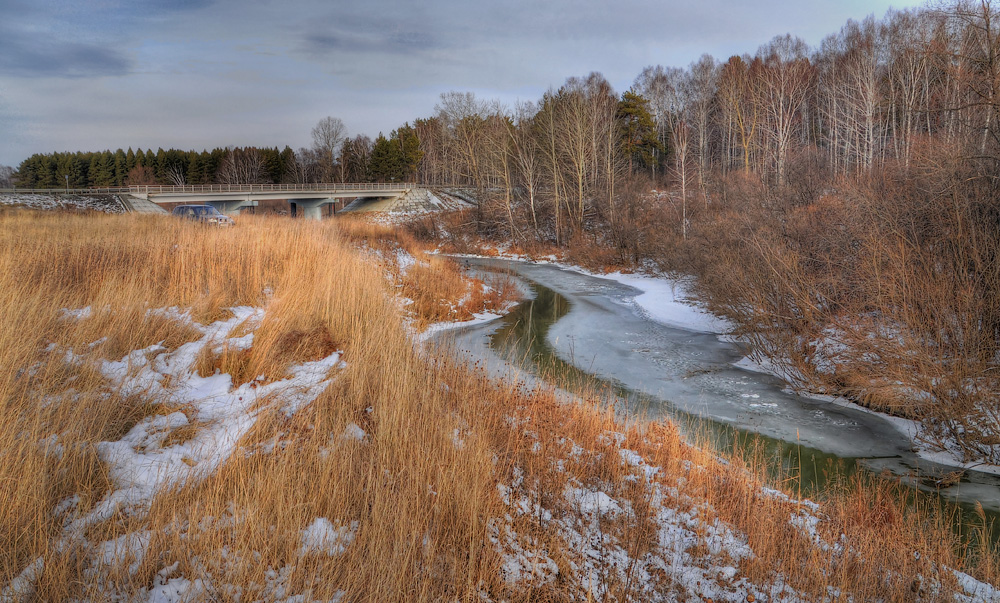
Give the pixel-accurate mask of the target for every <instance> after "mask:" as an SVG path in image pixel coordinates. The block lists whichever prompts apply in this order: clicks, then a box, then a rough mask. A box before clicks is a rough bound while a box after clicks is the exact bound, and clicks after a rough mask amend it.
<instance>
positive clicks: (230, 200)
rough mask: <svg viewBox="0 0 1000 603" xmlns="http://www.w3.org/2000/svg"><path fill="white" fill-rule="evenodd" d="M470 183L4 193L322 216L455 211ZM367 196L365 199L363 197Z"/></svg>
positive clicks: (134, 207) (156, 208) (149, 209)
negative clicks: (333, 209) (327, 211)
mask: <svg viewBox="0 0 1000 603" xmlns="http://www.w3.org/2000/svg"><path fill="white" fill-rule="evenodd" d="M467 189H468V187H462V186H449V187H442V186H440V185H439V186H435V188H434V194H431V190H430V188H428V187H426V186H422V185H419V184H415V183H412V182H399V183H396V182H392V183H372V182H361V183H325V184H204V185H187V186H160V185H149V186H146V185H143V186H126V187H111V188H84V189H73V188H52V189H16V190H15V189H0V193H15V194H48V195H115V196H117V197H118V198H119V199H121V200H122V201H123V202H124V204H125V205H126V206H127V207H126V209H131V211H136V212H144V213H156V212H165V211H167V210H166V209H165V208H164V207H163V206H164V205H166V206H167V207H169V206H172V205H176V204H180V203H184V204H198V205H212V206H214V207H216V208H217V209H218V210H219V211H221V212H222V213H225V214H229V215H234V214H238V213H239V212H240V210H241V209H243V208H244V207H257V206H258V204H259V202H261V201H268V200H283V201H287V202H289V203H290V204H292V210H293V212H294V213H295V214H298V215H300V216H302V217H304V218H313V219H320V218H321V217H322V214H323V211H322V210H323V207H324V206H326V205H332V204H334V203H338V202H345V205H346V203H347V202H348V201H353V200H355V199H357V201H356V202H355V203H353V204H352V207H350V208H348V210H349V211H420V210H427V209H429V210H435V209H437V210H441V209H444V210H449V209H450V210H454V209H462V208H464V207H472V206H473V205H474V204H475V201H474V200H471V198H470V197H469V191H468V190H467ZM362 201H364V203H363V202H362Z"/></svg>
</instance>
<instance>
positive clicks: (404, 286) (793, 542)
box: [0, 212, 1000, 602]
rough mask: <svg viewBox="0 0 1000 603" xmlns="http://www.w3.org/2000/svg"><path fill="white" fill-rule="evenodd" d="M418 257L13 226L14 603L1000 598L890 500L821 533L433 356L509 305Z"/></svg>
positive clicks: (491, 290)
mask: <svg viewBox="0 0 1000 603" xmlns="http://www.w3.org/2000/svg"><path fill="white" fill-rule="evenodd" d="M401 238H402V239H405V237H404V236H403V235H400V234H399V233H398V232H396V231H395V230H394V229H391V228H381V229H380V228H379V227H375V226H371V225H353V226H352V225H350V224H348V223H346V221H345V222H341V221H328V222H322V223H304V222H296V221H291V220H280V219H267V218H262V217H253V216H243V217H240V218H239V225H238V228H235V229H221V230H216V229H207V230H206V229H204V228H199V227H198V225H195V224H190V223H187V222H184V221H175V220H170V219H169V218H167V217H164V218H159V217H155V216H137V215H128V216H96V215H88V216H82V215H59V216H55V215H41V214H38V213H32V212H5V213H0V367H2V368H0V415H2V416H3V417H4V419H5V420H4V421H3V422H2V423H0V450H2V451H3V453H4V454H3V456H2V457H0V588H2V589H3V591H2V597H3V598H4V599H5V600H11V601H14V600H33V599H34V600H70V599H76V600H138V601H182V600H194V599H203V598H218V599H234V600H235V599H239V600H275V601H316V600H322V601H329V600H335V601H360V600H420V601H437V600H444V599H447V600H462V601H487V600H488V601H498V602H499V601H529V600H561V601H587V600H593V599H594V598H604V599H607V600H634V599H637V598H642V599H645V600H649V601H675V600H699V599H700V600H703V601H704V600H706V599H709V598H710V599H713V600H716V601H747V600H750V598H751V597H752V598H753V599H755V600H762V601H763V600H816V601H820V600H827V599H830V598H835V597H839V596H844V597H850V598H853V599H854V600H873V599H882V600H909V599H912V595H913V593H917V594H918V595H919V596H922V597H923V598H924V599H926V600H936V599H949V600H959V601H989V600H992V599H995V598H996V597H997V593H996V591H995V590H994V589H993V587H992V586H990V585H989V584H996V583H997V582H998V579H1000V573H998V571H997V568H996V566H995V564H993V562H992V559H993V557H992V551H991V550H990V549H989V548H988V546H986V547H980V545H978V544H975V543H972V545H971V546H972V548H971V549H970V548H969V546H970V544H969V543H963V542H961V541H960V540H959V539H957V538H956V537H955V536H953V535H952V534H951V533H950V532H949V531H948V529H947V527H946V524H947V518H945V517H943V516H942V515H941V513H940V511H939V510H936V509H933V508H923V509H913V508H911V507H907V506H905V505H904V504H902V503H901V502H900V500H899V499H898V498H897V497H895V496H894V495H892V494H891V493H890V491H889V490H888V486H886V485H884V484H878V483H875V484H869V485H866V486H865V487H863V488H855V489H854V490H852V491H851V493H850V494H848V489H847V488H845V490H844V495H843V497H842V499H841V500H840V502H839V503H838V502H836V501H832V502H830V503H828V504H824V505H823V506H817V505H815V504H813V503H809V502H807V501H801V500H797V499H796V498H794V497H791V496H789V495H788V494H786V493H781V492H780V491H779V490H776V489H774V488H772V487H771V486H769V485H767V484H766V483H765V478H764V477H762V476H763V475H764V472H763V471H761V470H760V465H759V459H757V458H755V457H753V456H747V457H744V458H740V457H732V458H728V459H727V460H726V461H725V462H723V461H720V460H719V459H718V458H716V457H715V456H714V455H712V454H708V453H706V452H704V451H702V450H700V449H698V448H696V447H693V446H691V445H690V444H689V443H687V442H685V441H683V439H682V438H680V436H679V434H678V433H677V430H676V429H675V428H674V427H673V426H671V425H670V424H660V423H650V424H647V425H639V424H632V423H627V422H622V421H621V420H620V419H619V418H618V417H616V416H615V415H614V414H612V413H609V412H607V411H606V410H605V409H604V407H603V406H602V404H601V403H602V401H603V400H602V399H601V397H600V395H595V396H594V397H593V398H592V399H591V402H590V403H587V404H572V405H568V404H564V403H561V402H560V401H559V400H558V399H557V398H556V396H555V395H554V394H553V392H552V391H551V389H547V388H540V389H537V390H534V391H524V390H522V389H521V388H517V387H513V386H511V385H510V384H504V383H497V382H496V381H493V380H490V379H487V378H485V377H484V375H483V374H482V373H481V372H479V371H477V370H475V369H473V370H469V368H467V367H466V366H464V365H460V364H458V363H456V362H452V361H451V360H450V358H448V357H445V356H441V357H435V356H429V355H427V354H426V353H425V352H422V351H419V350H418V348H417V346H416V345H415V343H414V333H419V332H423V331H425V330H427V328H428V326H429V325H432V324H435V323H440V322H453V321H456V320H460V319H467V318H471V317H473V316H475V315H476V314H479V313H481V312H484V311H493V312H495V313H502V312H504V311H505V305H506V304H507V302H508V301H509V297H508V295H507V293H505V291H507V285H505V281H504V279H503V278H500V279H498V280H496V281H491V282H485V281H483V280H481V279H480V280H478V282H477V280H476V279H468V278H465V277H463V275H462V274H461V271H460V270H459V269H458V267H457V266H455V265H454V264H453V263H451V262H448V261H446V260H444V259H442V258H434V257H429V256H426V255H425V254H423V253H422V251H421V250H420V249H419V246H414V247H408V243H406V242H405V240H404V242H402V243H401V242H400V239H401ZM39 246H41V248H39ZM25 324H30V325H32V328H31V329H25V328H24V325H25ZM2 459H8V460H7V461H6V462H4V461H3V460H2ZM12 459H16V460H17V462H11V461H12ZM774 485H778V486H780V484H774ZM976 547H980V548H976ZM977 550H978V551H980V554H979V555H978V556H977V554H976V553H975V552H974V551H977ZM969 551H973V553H971V554H967V553H968V552H969ZM972 576H974V577H975V579H973V578H972Z"/></svg>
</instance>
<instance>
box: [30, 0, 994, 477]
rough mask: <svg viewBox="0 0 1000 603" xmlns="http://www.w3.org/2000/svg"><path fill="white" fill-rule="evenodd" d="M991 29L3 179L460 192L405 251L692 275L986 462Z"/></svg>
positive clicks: (654, 72) (67, 159)
mask: <svg viewBox="0 0 1000 603" xmlns="http://www.w3.org/2000/svg"><path fill="white" fill-rule="evenodd" d="M998 20H1000V11H998V10H996V8H995V7H993V6H992V4H991V2H990V1H989V0H979V1H977V2H969V1H966V0H959V1H956V2H951V3H949V4H940V5H934V6H933V7H931V6H928V7H926V8H920V9H913V10H903V11H890V12H889V13H887V14H886V15H885V16H884V17H882V18H876V17H874V16H872V17H869V18H867V19H865V20H863V21H860V22H857V21H849V22H848V23H846V24H845V25H844V26H843V27H842V28H841V29H840V31H839V32H837V33H834V34H832V35H830V36H828V37H827V38H826V39H824V40H823V41H822V42H821V43H820V44H819V46H818V47H816V48H811V47H810V46H808V45H807V44H806V43H805V42H803V41H802V40H801V39H799V38H796V37H794V36H793V35H785V36H780V37H777V38H775V39H773V40H772V41H770V42H768V43H767V44H764V45H763V46H761V47H760V48H759V49H758V50H757V51H756V52H755V53H753V54H744V55H742V56H732V57H729V58H728V59H726V60H724V61H721V60H717V59H716V58H714V57H712V56H708V55H705V56H703V57H701V58H700V59H699V60H697V61H695V62H694V63H692V64H691V65H689V66H687V67H684V68H678V67H664V66H660V65H651V66H649V67H646V68H645V69H643V70H642V71H641V73H640V74H639V75H638V77H636V78H635V81H634V83H633V84H632V86H631V87H630V89H629V90H627V91H624V92H622V93H619V92H617V91H615V90H614V88H613V87H612V85H611V84H610V83H609V82H608V81H607V80H606V79H605V78H604V77H603V76H602V75H601V74H599V73H591V74H589V75H587V76H584V77H572V78H569V79H567V80H566V81H565V83H564V84H563V85H562V86H560V87H558V88H552V89H550V90H548V91H547V92H546V93H545V94H544V95H542V97H541V98H540V99H538V101H537V102H525V103H520V104H517V105H515V106H507V105H504V104H503V103H501V102H499V101H495V100H490V99H481V98H477V97H476V96H475V95H474V94H472V93H467V92H454V91H453V92H446V93H444V94H442V95H441V98H440V102H439V103H438V105H437V107H436V109H435V113H434V115H431V116H429V117H425V118H420V119H416V120H414V122H413V125H412V126H411V125H410V124H409V123H407V124H404V125H403V126H401V127H399V128H398V129H397V130H395V131H393V132H391V133H390V135H389V136H388V137H385V136H383V135H381V134H380V135H379V136H378V137H377V139H376V140H375V141H374V142H372V141H371V139H370V138H368V137H367V136H364V135H356V136H354V137H351V136H349V135H348V133H347V129H346V127H345V126H344V124H343V122H341V120H339V119H337V118H334V117H327V118H324V119H323V120H321V121H320V122H319V123H318V124H317V126H316V127H315V128H314V129H313V131H312V139H313V143H314V144H313V146H312V147H311V148H302V149H299V150H298V151H293V150H292V149H291V148H290V147H287V146H286V147H285V148H284V150H282V151H278V149H277V148H272V149H257V148H229V149H215V150H213V151H211V152H208V151H204V152H201V153H196V152H193V151H191V152H182V151H175V150H170V151H163V150H162V149H161V150H158V151H157V152H155V153H153V152H152V151H149V150H147V151H145V152H143V151H142V150H139V151H137V152H135V153H133V152H132V151H131V150H129V151H121V150H118V151H116V152H114V153H112V152H110V151H104V152H97V153H54V154H49V155H35V156H33V157H31V158H29V159H27V160H25V161H24V162H23V163H22V164H21V165H20V166H19V167H18V169H17V171H16V173H15V176H14V179H15V181H16V184H17V186H19V187H61V186H63V185H64V180H66V177H67V176H68V177H69V178H68V185H69V186H70V187H77V186H116V185H123V184H148V183H165V184H199V183H206V182H229V183H247V182H315V181H359V180H368V181H388V180H411V179H412V180H415V181H417V182H420V183H423V184H425V185H428V186H432V187H433V186H468V187H475V188H477V189H479V191H480V192H479V199H480V204H479V207H478V208H477V209H476V210H474V211H473V212H472V215H471V219H469V217H468V216H462V217H459V218H453V219H450V220H449V219H448V218H437V219H429V220H425V221H424V222H423V223H422V224H420V225H418V226H416V227H414V228H415V230H416V231H417V234H420V235H422V236H426V237H443V238H447V239H448V240H449V242H450V244H451V245H454V246H458V247H461V246H462V244H463V243H462V241H483V240H487V241H493V242H495V243H498V244H503V245H513V246H515V247H517V248H520V249H524V250H527V251H529V252H530V251H532V250H545V249H552V248H559V249H561V250H562V251H563V252H564V253H566V254H567V255H568V257H569V258H571V259H573V260H574V261H576V262H578V263H581V264H586V265H590V266H594V267H602V268H607V267H615V266H617V267H630V268H637V267H642V268H647V269H656V270H660V271H666V272H673V273H681V274H687V275H691V276H693V277H695V279H696V283H697V287H698V289H699V292H700V293H701V294H702V296H703V297H704V299H706V300H707V301H708V302H709V303H710V304H711V306H712V307H713V309H715V310H716V311H718V312H720V313H722V314H725V315H726V316H728V317H729V318H730V319H732V320H733V321H734V323H735V324H736V325H737V332H736V333H735V335H737V336H739V337H741V338H743V339H744V340H745V341H748V342H749V343H750V344H751V345H752V348H753V350H754V351H755V353H757V354H759V355H761V356H766V357H769V358H770V359H771V360H773V361H775V362H776V363H777V364H778V366H780V367H783V370H785V372H786V373H787V374H786V376H787V377H788V378H789V379H790V380H791V381H793V382H794V383H796V384H797V385H800V386H802V387H805V388H808V389H810V390H813V391H820V392H825V393H831V394H838V395H844V396H847V397H848V398H850V399H851V400H854V401H856V402H858V403H861V404H864V405H867V406H869V407H871V408H874V409H877V410H881V411H886V412H890V413H892V414H896V415H899V416H903V417H908V418H913V419H917V420H919V421H920V423H921V424H922V425H923V429H924V432H923V433H922V434H921V437H922V438H923V439H925V440H926V442H927V443H929V444H932V445H934V446H937V447H940V448H943V449H947V450H949V451H950V452H952V453H954V454H957V455H959V456H960V457H962V458H964V459H966V460H970V461H971V460H976V459H986V460H989V461H991V462H993V463H1000V402H998V400H1000V396H998V394H1000V372H998V369H1000V262H998V261H997V258H998V255H1000V234H998V226H1000V195H998V192H1000V191H998V178H997V176H998V173H1000V172H998V167H1000V166H998V162H1000V23H998ZM445 235H446V236H445Z"/></svg>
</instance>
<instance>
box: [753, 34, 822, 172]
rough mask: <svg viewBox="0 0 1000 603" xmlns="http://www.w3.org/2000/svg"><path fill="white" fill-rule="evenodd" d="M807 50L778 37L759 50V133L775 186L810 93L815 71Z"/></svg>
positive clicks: (800, 43)
mask: <svg viewBox="0 0 1000 603" xmlns="http://www.w3.org/2000/svg"><path fill="white" fill-rule="evenodd" d="M807 51H808V47H807V46H806V43H805V42H803V41H802V40H801V39H799V38H793V37H792V36H790V35H787V34H786V35H784V36H778V37H776V38H774V39H773V40H771V41H770V42H769V43H768V44H766V45H765V46H762V47H761V49H760V50H759V51H758V55H759V56H761V57H762V58H763V61H764V68H763V69H762V71H761V76H762V77H761V83H762V87H761V92H762V94H761V100H762V101H763V109H764V113H765V117H766V119H765V120H763V122H762V123H763V128H762V132H763V134H764V136H765V137H766V139H767V143H768V147H769V149H770V155H771V156H772V158H773V159H772V165H773V171H774V173H775V175H776V178H777V183H778V184H779V185H782V184H784V183H785V170H786V165H787V161H788V152H789V147H790V146H791V144H792V141H793V139H794V138H795V136H796V134H797V133H798V131H797V128H798V127H800V126H801V123H802V119H801V111H802V107H803V105H804V104H805V102H806V98H807V96H808V95H809V93H810V91H811V90H812V86H813V81H814V69H813V66H812V64H811V63H810V62H809V59H808V58H807V57H806V53H807Z"/></svg>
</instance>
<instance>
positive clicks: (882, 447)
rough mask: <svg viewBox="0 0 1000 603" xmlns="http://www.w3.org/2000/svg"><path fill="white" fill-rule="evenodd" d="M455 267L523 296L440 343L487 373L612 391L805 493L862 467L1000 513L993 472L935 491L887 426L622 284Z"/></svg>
mask: <svg viewBox="0 0 1000 603" xmlns="http://www.w3.org/2000/svg"><path fill="white" fill-rule="evenodd" d="M462 261H463V262H465V263H466V264H467V265H470V266H472V267H474V268H478V269H482V270H500V269H503V270H509V271H510V272H511V273H512V274H513V275H514V276H515V277H517V278H519V279H520V280H522V281H523V282H524V283H525V284H526V285H527V287H528V288H529V289H530V291H531V293H532V295H533V299H529V300H527V301H525V302H523V303H521V304H520V305H519V306H518V307H516V308H515V309H514V310H513V311H512V312H511V313H509V314H508V315H507V316H505V317H504V318H502V319H499V320H497V321H493V322H490V323H486V324H483V325H477V326H472V327H467V328H463V329H460V330H458V331H455V332H453V333H450V334H449V335H447V336H445V337H444V338H447V339H448V340H451V341H454V343H455V346H456V351H457V352H458V353H460V354H462V355H464V356H466V357H467V358H469V359H470V360H472V361H474V362H478V363H481V364H482V365H484V366H486V367H487V368H488V369H489V370H490V371H491V372H492V373H493V374H495V375H498V376H500V375H503V376H508V377H514V378H518V379H522V380H524V381H527V382H532V381H533V380H535V379H538V378H539V377H541V378H544V379H545V380H547V381H550V382H552V383H556V384H559V385H562V386H564V387H566V388H567V389H570V390H572V389H574V388H576V387H580V386H586V387H590V388H596V389H598V390H600V389H604V390H610V391H611V393H613V394H615V395H617V397H618V398H619V400H620V402H619V406H620V407H621V410H623V411H624V412H627V413H629V414H631V415H635V416H641V417H644V418H646V419H650V420H656V419H659V418H669V419H671V420H673V421H675V422H677V423H678V424H680V426H681V429H682V431H683V432H685V433H686V434H689V435H692V436H694V437H696V438H705V439H708V440H710V441H711V442H712V443H713V444H714V445H715V446H716V447H718V448H719V449H721V450H731V449H733V448H734V447H736V448H737V449H739V450H742V451H745V452H747V451H748V450H747V449H748V448H750V447H752V446H756V447H758V449H762V450H763V452H764V455H765V457H766V458H769V459H772V460H773V464H774V466H775V467H778V466H781V467H783V468H784V470H785V471H786V472H788V473H789V474H790V475H791V476H792V477H793V478H795V479H797V480H798V484H799V486H800V487H801V492H802V494H803V495H807V496H808V495H810V494H811V493H812V492H814V491H816V489H821V488H823V487H825V486H826V482H827V480H828V479H829V478H830V477H831V476H834V475H836V476H839V477H843V476H849V475H850V474H852V473H853V472H855V471H858V470H859V468H865V469H867V470H870V471H872V472H874V473H876V474H883V475H884V474H886V473H888V474H891V475H893V476H895V478H899V479H902V480H903V481H904V483H908V484H910V485H912V486H914V487H916V488H919V489H921V490H924V491H930V492H932V493H933V494H934V495H937V494H938V493H940V495H941V496H943V497H945V498H946V499H949V500H953V501H957V502H959V503H960V505H961V506H962V508H963V509H964V514H965V515H966V520H967V521H968V520H969V518H970V517H971V514H972V509H973V508H974V505H975V503H976V502H977V501H978V502H979V503H981V504H982V505H983V507H984V508H985V509H987V512H988V515H989V516H990V517H993V518H997V517H1000V478H998V477H997V476H994V475H991V474H986V473H981V472H975V471H970V472H967V473H966V474H965V476H964V477H963V479H962V481H961V482H960V483H958V484H956V485H954V486H952V487H949V488H944V489H938V486H937V483H936V481H937V479H939V477H940V476H941V475H944V474H947V473H949V472H951V471H953V470H954V468H951V467H947V466H943V465H938V464H936V463H932V462H929V461H926V460H923V459H920V458H919V457H918V456H917V455H916V454H915V453H914V452H913V451H912V449H911V445H910V442H909V440H908V438H907V437H906V436H905V435H903V434H902V433H900V432H899V431H898V430H897V429H896V428H894V427H893V426H892V425H891V424H889V423H888V422H887V421H886V420H884V419H882V418H881V417H879V416H877V415H873V414H871V413H866V412H864V411H861V410H856V409H853V408H846V407H843V406H838V405H836V404H833V403H830V402H827V401H822V400H815V399H811V398H808V397H803V396H799V395H796V394H795V393H793V392H791V391H789V390H788V389H787V385H786V384H785V383H784V382H783V381H781V380H780V379H777V378H775V377H771V376H769V375H765V374H761V373H756V372H751V371H747V370H744V369H741V368H737V367H736V366H734V363H735V362H737V361H738V360H740V359H741V358H742V357H743V353H742V352H741V351H740V349H739V348H738V347H737V346H736V345H734V344H731V343H727V342H724V341H720V340H719V338H718V337H716V336H715V335H713V334H706V333H697V332H692V331H687V330H684V329H679V328H673V327H668V326H664V325H662V324H659V323H656V322H653V321H651V320H648V319H647V318H645V317H644V316H643V314H642V312H641V311H640V310H639V309H638V307H637V306H636V305H635V304H634V301H633V299H634V297H635V296H636V295H637V294H638V293H639V291H638V290H636V289H634V288H632V287H629V286H627V285H622V284H619V283H617V282H615V281H612V280H608V279H602V278H598V277H593V276H588V275H582V274H579V273H577V272H574V271H570V270H565V269H561V268H558V267H556V266H552V265H544V264H531V263H526V262H511V261H503V260H484V259H463V260H462ZM444 338H442V339H444ZM961 523H964V522H961Z"/></svg>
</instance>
